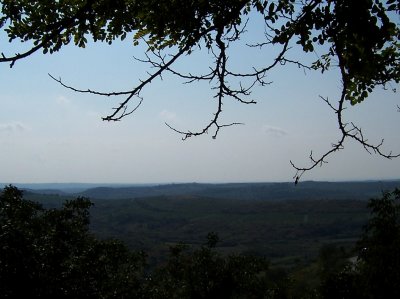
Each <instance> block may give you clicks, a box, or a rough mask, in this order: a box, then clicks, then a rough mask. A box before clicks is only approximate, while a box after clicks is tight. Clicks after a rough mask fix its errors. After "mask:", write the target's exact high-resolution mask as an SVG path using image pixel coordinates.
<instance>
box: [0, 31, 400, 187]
mask: <svg viewBox="0 0 400 299" xmlns="http://www.w3.org/2000/svg"><path fill="white" fill-rule="evenodd" d="M250 26H251V25H250ZM251 28H252V27H250V29H251ZM249 32H250V33H249V35H248V39H249V40H251V39H253V40H255V39H256V38H257V35H256V34H257V33H254V32H252V31H251V30H249ZM2 40H3V39H2ZM2 47H5V48H2V49H1V51H3V52H5V53H13V52H16V51H17V49H16V48H15V46H14V45H4V44H3V46H2ZM292 53H293V57H296V58H297V57H302V56H303V54H302V53H301V52H296V51H293V52H292ZM142 54H143V49H142V48H140V47H133V46H131V42H130V40H129V39H127V40H126V41H124V42H116V43H115V44H114V45H112V46H108V45H104V44H89V45H88V47H87V48H86V49H78V48H76V47H73V46H68V47H66V48H64V49H62V50H61V51H60V52H59V53H57V54H54V55H42V54H36V55H33V56H31V57H30V58H28V59H26V60H24V61H19V62H17V63H16V65H15V66H14V68H13V69H10V68H9V66H8V65H6V64H2V65H0V84H1V94H0V103H1V109H0V182H4V183H35V182H88V183H89V182H93V183H166V182H249V181H291V180H292V177H293V175H294V173H295V172H294V170H293V168H292V167H291V166H290V163H289V160H293V161H294V162H296V163H297V164H298V165H299V166H302V165H308V164H307V163H308V155H309V153H310V151H311V150H313V151H314V152H315V154H318V153H323V152H324V151H327V150H329V149H330V146H331V143H332V142H335V141H336V140H337V138H338V136H339V135H338V133H339V132H338V130H337V123H336V119H335V115H334V113H333V112H332V111H331V110H330V109H329V108H328V106H327V105H326V104H325V103H323V102H322V100H320V99H319V95H322V96H328V97H329V98H331V99H332V100H334V99H335V97H337V96H338V95H339V92H340V80H339V77H338V76H337V73H336V72H337V70H333V71H331V72H329V73H327V74H324V75H323V76H321V75H320V74H319V73H312V72H307V73H304V71H303V70H301V69H298V68H297V67H295V66H284V67H280V68H278V69H276V70H275V71H274V72H272V73H271V75H270V80H271V81H274V82H273V84H272V85H269V86H266V87H256V88H255V89H254V92H253V95H252V98H254V99H256V100H257V101H258V104H256V105H243V104H240V103H236V102H233V101H231V100H229V99H227V101H226V103H225V105H224V111H223V115H222V120H223V121H224V122H227V123H229V122H243V123H245V125H244V126H236V127H231V128H226V129H224V130H222V131H221V132H220V134H219V136H218V138H217V139H216V140H213V139H212V138H211V135H212V134H210V135H205V136H201V137H196V138H190V139H189V140H186V141H182V140H181V136H180V135H178V134H176V133H175V132H172V131H171V130H170V129H168V128H167V127H166V126H165V125H164V122H165V121H168V122H169V123H171V124H172V125H174V126H175V127H177V128H178V129H182V130H185V129H189V130H196V129H200V128H201V127H202V126H204V125H205V124H206V123H207V121H209V120H210V119H211V117H212V113H213V112H214V110H213V109H214V108H215V106H214V104H215V103H214V101H213V100H212V93H211V92H210V88H209V86H208V84H205V83H202V84H192V85H182V84H181V81H179V80H177V79H176V78H173V77H171V76H169V75H166V76H164V80H163V81H160V80H158V81H155V82H154V83H153V84H152V85H150V86H148V87H147V88H146V89H145V90H144V91H143V94H142V95H143V96H144V99H145V100H144V102H143V105H142V106H141V108H140V109H139V110H138V111H137V112H136V113H135V114H134V115H132V116H129V117H127V118H125V119H124V120H123V121H121V122H119V123H105V122H103V121H101V117H102V116H106V115H107V114H108V113H109V112H110V111H111V108H112V107H113V103H114V102H113V101H116V100H117V99H112V98H101V97H96V96H90V95H82V94H77V93H74V92H72V91H69V90H66V89H65V88H63V87H62V86H60V85H58V84H57V83H56V82H54V81H52V80H51V79H50V78H49V77H48V75H47V74H48V73H51V74H53V75H54V76H56V77H58V76H60V77H62V79H63V80H64V81H65V82H66V83H68V84H71V85H74V86H76V87H81V88H91V89H99V90H102V91H103V90H104V91H113V90H119V89H123V90H125V89H129V88H131V87H133V86H134V85H135V84H137V82H138V79H139V78H141V77H142V78H143V76H144V75H145V74H146V71H147V70H148V68H147V66H146V65H143V64H140V63H138V62H136V61H135V60H134V59H133V58H132V57H133V56H134V55H135V56H138V57H143V55H142ZM312 55H313V54H312ZM312 55H311V56H310V58H309V59H310V60H313V59H314V58H315V57H314V56H312ZM271 58H272V55H271V53H270V52H267V51H264V52H261V53H258V54H257V53H253V52H248V51H246V50H245V49H244V48H243V47H235V48H233V49H232V52H231V56H230V61H231V62H232V64H234V66H235V67H236V68H237V69H238V70H244V69H245V68H249V67H251V65H252V64H253V63H255V62H257V61H268V59H271ZM207 61H208V58H207V55H206V53H205V52H199V53H195V54H194V55H193V57H186V58H184V60H183V61H181V62H179V67H180V69H182V70H187V71H188V72H189V71H191V72H196V70H199V69H205V68H206V66H207ZM150 71H151V70H150ZM394 87H396V86H394ZM397 87H398V86H397ZM399 104H400V101H399V95H398V94H395V93H392V92H391V91H383V90H377V91H376V92H375V93H374V94H372V96H371V97H370V98H368V100H367V101H366V102H365V103H362V104H361V105H358V106H355V107H349V109H348V110H347V111H346V114H345V115H346V117H347V119H348V120H350V121H354V122H355V123H356V124H358V125H359V126H361V127H362V128H363V131H364V132H365V134H366V136H367V137H368V139H369V140H370V141H371V142H374V141H376V142H379V141H380V139H381V138H385V143H384V148H385V149H387V150H388V151H390V150H393V151H394V152H400V138H399V133H398V131H399V124H400V113H399V112H397V108H396V105H399ZM328 161H329V163H328V164H326V165H324V166H323V167H322V168H318V169H315V170H313V171H311V172H309V173H306V174H305V175H304V177H303V180H309V179H313V180H362V179H398V178H400V171H399V170H400V159H397V160H391V161H388V160H385V159H383V158H381V157H378V156H375V155H369V154H368V153H366V152H365V151H364V150H363V148H362V147H361V146H360V145H358V144H356V143H354V142H351V141H349V142H347V143H346V147H345V149H344V150H343V151H341V152H339V153H336V154H334V155H332V156H331V157H329V159H328Z"/></svg>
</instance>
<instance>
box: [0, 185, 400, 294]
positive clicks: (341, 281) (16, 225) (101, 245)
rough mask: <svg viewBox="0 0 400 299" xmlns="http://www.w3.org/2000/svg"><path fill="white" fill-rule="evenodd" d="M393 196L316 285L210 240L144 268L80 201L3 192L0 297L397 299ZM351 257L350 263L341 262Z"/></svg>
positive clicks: (335, 252)
mask: <svg viewBox="0 0 400 299" xmlns="http://www.w3.org/2000/svg"><path fill="white" fill-rule="evenodd" d="M399 200H400V191H399V190H395V191H393V192H389V193H384V194H383V196H382V198H380V199H374V200H371V201H370V202H369V208H370V210H371V213H372V217H371V218H370V220H369V221H368V224H367V225H366V226H365V227H364V230H363V233H362V236H361V237H360V239H359V241H358V242H357V244H356V247H355V249H354V252H349V251H346V250H344V249H342V248H335V247H329V246H326V247H324V248H323V249H322V250H321V252H320V256H319V259H318V261H317V262H316V264H315V265H316V267H317V270H316V271H317V273H318V281H317V282H315V283H314V284H308V285H307V286H306V287H304V285H302V284H301V283H300V282H299V281H298V277H299V273H301V272H298V269H297V272H296V273H295V272H293V270H290V269H277V268H274V267H271V265H270V263H269V262H268V260H266V259H265V258H263V257H260V256H253V255H249V254H223V253H221V252H220V251H219V250H217V249H216V245H217V244H218V241H219V240H218V235H217V234H215V233H210V234H208V236H207V238H206V240H204V244H202V245H201V246H197V247H195V248H194V247H191V246H187V245H185V244H175V245H173V246H171V247H170V250H169V255H168V257H167V259H166V261H165V262H164V263H162V264H159V265H157V266H156V267H152V268H149V267H148V261H147V258H146V257H147V255H146V253H145V252H143V251H133V250H131V249H129V247H127V246H126V245H125V244H124V243H122V242H121V241H118V240H113V239H109V240H104V239H98V238H97V237H95V235H93V234H92V232H91V231H90V221H89V220H90V213H89V209H90V207H91V206H92V203H91V202H90V201H89V200H88V199H86V198H77V199H75V200H70V201H66V202H64V203H63V205H62V207H59V208H44V207H43V206H42V205H40V204H38V203H36V202H33V201H30V200H27V199H24V197H23V194H22V192H21V191H20V190H19V189H17V188H15V187H13V186H8V187H6V188H5V189H4V190H3V192H2V194H1V196H0V294H1V297H2V298H398V297H400V284H399V283H398V282H399V281H400V251H399V248H400V205H399ZM350 255H352V256H354V258H353V259H349V257H350Z"/></svg>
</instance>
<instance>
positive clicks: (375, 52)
mask: <svg viewBox="0 0 400 299" xmlns="http://www.w3.org/2000/svg"><path fill="white" fill-rule="evenodd" d="M399 14H400V1H399V0H359V1H347V0H304V1H295V0H275V1H267V0H231V1H222V0H214V1H207V0H197V1H195V0H191V1H187V0H157V1H153V0H146V1H136V0H116V1H110V0H100V1H92V0H62V1H45V0H35V1H27V0H18V1H14V0H2V1H1V15H0V28H1V29H2V30H3V31H4V32H5V34H6V36H7V37H8V41H9V42H10V43H16V42H23V43H25V44H27V45H28V48H27V49H26V51H25V52H21V53H1V57H0V62H4V63H9V64H10V66H11V67H12V66H14V64H15V63H16V62H17V61H18V60H21V59H24V58H26V57H28V56H30V55H32V54H34V53H35V52H38V51H42V52H43V53H53V52H56V51H59V50H61V49H62V47H63V46H65V45H67V44H70V43H73V44H75V45H76V46H78V47H85V45H86V44H87V42H88V39H92V40H93V41H95V42H97V41H98V42H107V43H109V44H112V43H113V41H115V40H116V39H122V40H123V39H125V38H127V37H129V38H132V44H133V45H138V44H139V43H142V44H145V45H146V47H147V52H146V54H145V55H146V59H144V60H141V61H142V62H146V63H148V64H149V66H151V67H152V68H154V69H155V71H153V72H152V73H149V75H148V77H147V78H143V79H142V80H141V81H140V82H139V83H137V85H136V86H135V87H134V88H133V89H130V90H126V91H110V92H103V91H95V90H90V89H78V88H75V87H72V86H69V85H67V84H65V83H64V82H63V81H62V80H61V79H57V78H55V77H53V79H54V80H56V81H58V82H59V83H60V84H62V85H63V86H64V87H67V88H70V89H72V90H74V91H77V92H82V93H91V94H96V95H99V96H107V97H110V96H113V97H119V98H120V97H122V100H120V101H119V102H118V104H117V105H116V106H115V108H114V109H113V110H112V111H111V112H110V114H109V115H107V116H105V117H104V118H103V120H105V121H119V120H121V119H122V118H124V117H125V116H128V115H130V114H132V113H133V112H134V111H136V109H137V108H138V107H139V106H140V105H141V103H142V101H143V98H142V97H141V91H142V90H143V88H145V87H146V86H147V85H150V84H151V82H152V81H153V80H154V79H155V78H157V77H159V76H161V75H162V74H163V73H167V72H169V73H172V74H173V75H176V76H178V77H180V78H181V79H182V80H183V81H184V82H186V83H187V82H189V83H196V82H199V81H206V82H209V83H210V87H211V88H212V89H213V90H214V92H215V99H216V110H215V113H214V115H213V117H212V118H211V120H210V121H209V122H207V123H206V125H204V127H203V128H201V129H199V130H198V131H185V130H179V129H177V128H174V127H171V126H170V125H169V124H167V125H168V126H169V127H170V128H171V129H173V130H174V131H176V132H178V133H180V134H182V136H183V139H186V138H189V137H192V136H198V135H202V134H205V133H207V132H209V131H212V132H213V135H212V136H213V138H216V136H217V134H218V133H219V131H220V129H221V128H224V127H228V126H232V125H235V124H237V123H228V124H225V123H221V122H220V115H221V112H222V105H223V102H224V101H225V100H226V99H227V98H230V99H233V100H235V101H238V102H240V103H244V104H253V103H255V101H254V100H252V99H250V97H249V96H250V94H251V91H252V89H253V87H254V86H256V85H262V86H264V85H266V84H269V82H268V81H267V75H268V73H269V71H271V70H272V69H274V68H275V67H277V66H279V65H282V64H295V65H297V66H299V67H301V68H304V69H307V70H315V71H320V72H322V73H324V72H325V71H327V70H331V69H332V70H336V71H338V72H339V74H340V77H341V80H342V86H341V93H340V96H339V97H338V99H336V100H335V101H334V102H331V101H330V100H328V98H326V97H325V96H324V95H321V98H322V99H323V100H324V101H325V102H326V103H327V104H328V105H329V107H330V108H332V110H333V111H334V113H336V115H337V122H338V126H339V131H340V134H341V137H340V138H339V140H338V141H337V142H335V143H334V144H333V146H332V148H331V149H330V150H329V151H327V152H326V153H325V154H324V155H321V156H320V157H314V156H313V155H312V154H311V155H310V159H311V164H310V165H309V166H306V167H298V166H296V165H295V164H294V163H292V165H293V167H294V168H295V170H296V175H295V179H296V182H297V180H298V179H299V178H300V177H301V175H302V174H303V173H304V172H305V171H307V170H310V169H313V168H314V167H316V166H318V165H322V164H323V163H324V162H326V158H327V156H329V155H330V154H332V153H334V152H336V151H338V150H340V149H342V148H343V145H344V141H345V140H346V139H353V140H355V141H357V142H359V143H360V144H361V145H362V146H363V147H364V148H365V149H366V150H367V151H368V152H375V153H377V154H378V155H380V156H383V157H385V158H394V157H398V156H399V155H398V154H392V153H391V152H385V151H383V150H382V149H381V146H382V143H378V144H373V143H370V142H369V141H368V140H367V138H366V137H364V135H363V132H362V130H361V128H360V127H358V126H357V125H356V124H354V123H353V122H351V120H350V121H347V120H345V119H344V117H343V110H344V109H345V108H346V105H347V103H350V104H351V105H355V104H359V103H361V102H363V101H364V100H365V99H366V98H367V97H368V95H369V94H370V93H371V92H373V91H374V89H375V88H377V87H384V88H390V89H393V90H395V87H394V86H395V84H398V83H399V81H400V64H399V61H400V43H399V37H400V28H399V23H398V20H399ZM255 15H259V16H261V17H262V19H263V21H264V27H265V34H264V38H263V39H262V40H260V41H258V42H257V43H256V44H252V45H248V46H249V47H252V48H258V49H259V50H260V51H269V49H271V47H272V48H274V49H279V50H278V51H277V54H276V56H275V58H274V59H272V60H271V61H269V62H265V61H260V64H259V65H256V66H252V68H251V70H250V71H244V72H243V70H242V71H236V70H234V69H233V68H232V67H231V64H230V61H229V59H228V58H229V53H230V52H229V51H230V48H229V47H230V45H231V44H234V43H236V42H239V40H240V38H241V37H242V36H243V35H244V34H245V33H246V30H247V28H246V24H247V20H248V19H249V18H252V17H254V16H255ZM294 47H300V48H301V49H302V51H304V52H305V53H313V55H314V53H317V54H318V57H319V58H318V59H317V60H315V61H314V62H313V63H307V62H305V61H300V60H298V59H297V58H295V59H293V58H292V57H291V56H290V53H291V51H290V50H291V49H292V48H294ZM193 51H209V52H210V53H211V54H212V56H213V58H214V60H213V62H212V65H210V68H209V72H207V73H203V74H195V71H192V70H191V71H190V72H189V73H182V72H179V71H177V70H176V69H174V65H175V63H176V62H177V61H178V60H179V59H180V58H181V57H183V56H186V55H190V54H191V53H192V52H193ZM0 52H1V49H0Z"/></svg>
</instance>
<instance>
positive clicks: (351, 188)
mask: <svg viewBox="0 0 400 299" xmlns="http://www.w3.org/2000/svg"><path fill="white" fill-rule="evenodd" d="M395 188H400V180H396V181H365V182H313V181H307V182H302V183H300V184H298V185H295V184H293V183H230V184H197V183H187V184H167V185H154V186H131V187H96V188H90V189H87V190H85V191H83V192H80V193H78V195H80V196H86V197H89V198H93V199H133V198H146V197H154V196H189V197H190V196H195V197H208V198H224V199H245V200H285V199H286V200H287V199H291V200H292V199H369V198H371V197H377V196H380V194H381V193H382V191H385V190H393V189H395Z"/></svg>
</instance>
